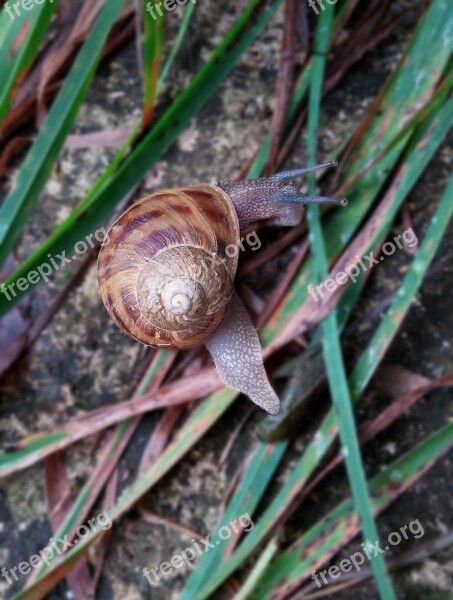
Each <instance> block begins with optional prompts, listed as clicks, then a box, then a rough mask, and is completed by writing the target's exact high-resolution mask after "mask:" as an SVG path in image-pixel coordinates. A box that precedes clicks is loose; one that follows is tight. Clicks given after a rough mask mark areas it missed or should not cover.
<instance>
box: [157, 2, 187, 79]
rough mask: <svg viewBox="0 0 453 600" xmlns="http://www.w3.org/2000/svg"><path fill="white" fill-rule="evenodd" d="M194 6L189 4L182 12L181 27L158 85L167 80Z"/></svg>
mask: <svg viewBox="0 0 453 600" xmlns="http://www.w3.org/2000/svg"><path fill="white" fill-rule="evenodd" d="M195 6H196V5H195V4H192V3H191V2H189V3H188V5H187V6H186V8H185V10H184V15H183V18H182V20H181V25H180V26H179V29H178V33H177V35H176V38H175V41H174V42H173V45H172V47H171V50H170V54H169V56H168V58H167V60H166V62H165V64H164V67H163V69H162V73H161V76H160V79H159V85H162V84H163V82H164V81H165V80H166V79H167V76H168V73H169V72H170V69H171V67H172V66H173V62H174V60H175V58H176V56H177V54H178V52H179V51H180V49H181V46H182V43H183V40H184V37H185V35H186V32H187V29H188V27H189V24H190V19H191V18H192V14H193V11H194V10H195Z"/></svg>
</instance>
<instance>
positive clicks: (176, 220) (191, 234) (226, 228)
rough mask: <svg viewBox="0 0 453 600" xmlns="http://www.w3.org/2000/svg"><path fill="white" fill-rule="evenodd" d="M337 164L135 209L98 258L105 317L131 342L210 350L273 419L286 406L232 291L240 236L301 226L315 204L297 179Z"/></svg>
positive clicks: (161, 197) (192, 192) (159, 197)
mask: <svg viewBox="0 0 453 600" xmlns="http://www.w3.org/2000/svg"><path fill="white" fill-rule="evenodd" d="M336 165H337V162H336V161H331V162H327V163H323V164H320V165H316V166H314V167H308V168H301V169H295V170H292V171H285V172H281V173H277V174H276V175H273V176H271V177H265V178H259V179H247V180H244V181H225V182H221V183H216V184H204V185H195V186H190V187H189V186H188V187H181V188H177V189H170V190H163V191H159V192H156V193H154V194H152V195H151V196H149V197H146V198H143V199H142V200H139V201H138V202H137V203H136V204H134V205H132V206H131V207H130V208H129V209H127V210H126V211H125V212H124V213H123V214H122V215H121V216H120V217H119V218H118V219H117V220H116V221H115V223H114V224H113V225H112V226H111V228H110V229H109V231H108V233H107V235H106V237H105V239H104V242H103V245H102V247H101V250H100V252H99V258H98V282H99V291H100V295H101V298H102V300H103V302H104V305H105V307H106V309H107V312H108V314H109V316H110V317H111V319H112V320H113V321H114V322H115V323H116V324H117V325H118V327H119V328H120V329H121V330H122V331H123V332H124V333H126V334H128V335H129V336H130V337H132V338H134V339H135V340H137V341H139V342H141V343H143V344H145V345H147V346H157V347H160V348H176V349H186V348H193V347H195V346H199V345H201V344H204V345H205V346H206V347H207V349H208V350H209V352H210V354H211V355H212V357H213V359H214V363H215V365H216V368H217V371H218V373H219V377H220V379H221V380H222V382H223V383H224V384H225V385H226V386H228V387H230V388H232V389H234V390H236V391H238V392H241V393H244V394H246V395H247V396H249V398H250V399H251V400H252V401H253V402H255V403H256V404H257V405H258V406H260V407H262V408H264V409H265V410H266V411H267V412H269V413H270V414H276V413H278V411H279V406H280V402H279V399H278V396H277V394H276V393H275V391H274V389H273V388H272V386H271V384H270V382H269V379H268V377H267V374H266V371H265V369H264V365H263V359H262V348H261V344H260V341H259V338H258V334H257V332H256V329H255V327H254V326H253V323H252V320H251V318H250V316H249V314H248V312H247V310H246V308H245V306H244V305H243V303H242V301H241V300H240V298H239V296H238V295H237V293H236V292H235V290H234V278H235V274H236V269H237V263H238V252H233V253H232V252H231V251H229V248H230V250H231V244H234V243H236V244H237V243H238V242H239V240H240V234H241V231H242V230H244V229H246V228H250V227H251V226H252V225H255V224H256V225H258V224H261V223H264V224H267V225H288V226H291V225H297V224H298V223H299V222H300V220H301V218H302V213H303V207H304V205H305V204H310V203H316V204H320V203H334V204H337V205H341V206H345V205H346V204H347V201H346V200H337V199H335V198H324V197H319V196H315V197H309V196H304V195H302V194H301V192H300V191H299V189H298V187H297V186H296V184H295V183H294V182H293V180H294V179H295V178H297V177H299V176H301V175H305V174H306V173H310V172H313V171H317V170H318V169H322V168H325V167H331V166H336Z"/></svg>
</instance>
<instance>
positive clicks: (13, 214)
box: [0, 0, 125, 266]
mask: <svg viewBox="0 0 453 600" xmlns="http://www.w3.org/2000/svg"><path fill="white" fill-rule="evenodd" d="M124 2H125V0H111V1H110V2H109V3H108V4H105V6H104V7H103V8H102V10H101V12H100V14H99V16H98V18H97V19H96V22H95V23H94V25H93V28H92V29H91V31H90V33H89V35H88V38H87V40H86V41H85V43H84V45H83V46H82V49H81V50H80V52H79V54H78V56H77V58H76V60H75V62H74V65H73V67H72V69H71V71H70V72H69V75H68V76H67V78H66V79H65V82H64V84H63V86H62V88H61V90H60V93H59V94H58V96H57V98H56V100H55V102H54V103H53V105H52V108H51V109H50V111H49V113H48V115H47V118H46V120H45V122H44V124H43V126H42V127H41V129H40V131H39V133H38V136H37V138H36V140H35V142H34V144H33V146H32V148H31V149H30V151H29V153H28V155H27V157H26V159H25V162H24V164H23V165H22V168H21V169H20V172H19V176H18V179H17V183H16V186H15V188H14V189H13V191H12V192H11V193H10V194H9V195H8V197H7V198H6V200H5V202H4V203H3V205H2V206H1V208H0V266H1V265H3V264H4V262H5V260H6V258H7V256H8V255H9V253H10V252H11V250H12V249H13V247H14V244H15V243H16V241H17V239H18V237H19V235H20V233H21V231H22V228H23V226H24V224H25V222H26V221H27V219H28V216H29V214H30V213H31V211H32V209H33V207H34V205H35V203H36V202H37V200H38V198H39V194H40V193H41V192H42V190H43V188H44V186H45V183H46V181H47V179H48V177H49V174H50V172H51V170H52V165H53V163H54V161H55V160H56V158H57V156H58V154H59V152H60V150H61V148H62V147H63V144H64V142H65V139H66V137H67V135H68V134H69V132H70V130H71V127H72V124H73V122H74V120H75V117H76V115H77V112H78V110H79V107H80V105H81V103H82V101H83V99H84V98H85V95H86V93H87V91H88V88H89V86H90V83H91V80H92V79H93V76H94V73H95V71H96V68H97V65H98V63H99V60H100V57H101V54H102V49H103V47H104V44H105V41H106V39H107V36H108V33H109V31H110V29H111V27H112V26H113V24H114V23H115V21H116V18H117V17H118V15H119V13H120V11H121V9H122V7H123V5H124ZM46 4H47V3H46Z"/></svg>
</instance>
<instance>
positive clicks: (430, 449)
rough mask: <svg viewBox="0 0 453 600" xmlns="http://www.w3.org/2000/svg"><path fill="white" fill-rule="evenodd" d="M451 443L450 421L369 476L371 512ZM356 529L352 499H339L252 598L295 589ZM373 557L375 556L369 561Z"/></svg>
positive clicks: (282, 558)
mask: <svg viewBox="0 0 453 600" xmlns="http://www.w3.org/2000/svg"><path fill="white" fill-rule="evenodd" d="M452 444H453V425H452V424H451V423H450V424H447V425H445V426H444V427H443V428H442V429H440V430H439V431H437V432H436V433H434V434H433V435H431V436H430V437H429V438H427V439H426V440H424V441H423V442H422V443H421V444H419V445H418V446H416V447H415V448H414V449H413V450H411V451H410V452H408V453H406V454H404V455H403V456H401V457H400V458H398V459H397V460H395V461H394V462H393V463H392V464H390V465H389V466H388V467H386V468H385V469H384V470H382V471H381V472H380V473H379V474H378V475H376V476H375V477H373V478H372V479H371V480H370V482H369V487H370V491H371V493H372V505H373V512H374V513H375V514H376V515H378V514H379V513H380V512H382V511H383V510H384V509H385V508H386V507H387V506H388V505H389V504H390V503H391V502H392V501H394V500H395V499H396V498H398V497H399V496H400V495H401V494H402V493H403V492H404V491H406V490H407V489H408V488H409V487H410V486H411V485H413V484H414V483H415V482H416V481H417V480H418V479H419V478H420V477H421V476H422V475H423V474H424V473H425V472H426V471H427V470H428V469H429V468H430V467H431V466H432V465H433V464H434V463H435V461H436V460H438V459H439V458H440V457H441V456H442V455H443V454H445V452H447V451H448V449H449V448H450V447H451V446H452ZM358 531H359V525H358V523H357V519H356V518H355V515H354V507H353V502H352V501H351V500H347V501H346V502H342V503H341V504H340V505H339V506H337V507H336V508H334V509H333V510H332V511H330V512H329V513H328V514H327V515H326V516H325V517H323V518H322V519H321V520H320V521H319V522H318V523H316V525H314V526H313V527H311V528H310V529H309V530H308V531H307V532H306V533H304V534H303V535H302V536H301V537H300V538H299V540H298V541H297V542H296V543H294V544H293V545H292V546H291V549H290V550H287V551H285V552H282V553H281V554H280V555H279V556H277V557H276V558H275V559H274V561H273V562H272V563H271V564H270V565H269V567H268V569H267V571H266V572H265V573H264V576H263V578H262V580H261V581H260V585H259V588H258V590H257V592H256V593H255V595H253V600H265V599H267V598H271V597H275V596H278V597H280V596H279V594H283V593H284V594H288V593H289V592H290V591H291V590H294V589H296V588H297V587H298V586H299V585H300V584H301V583H302V582H303V581H304V580H305V579H308V577H309V575H310V573H312V572H313V570H317V569H319V567H320V566H321V565H323V564H325V563H326V562H327V561H328V560H329V559H330V558H331V557H333V555H334V554H336V553H337V552H338V550H339V549H340V548H341V547H342V546H345V545H346V544H347V543H348V542H349V541H350V540H351V539H353V538H354V537H355V536H356V535H357V533H358ZM377 539H378V538H376V540H373V542H375V541H377ZM381 547H382V546H381ZM372 554H373V553H372ZM301 557H303V558H301ZM375 560H376V557H374V558H373V559H372V561H371V564H373V562H374V561H375ZM285 597H286V596H285Z"/></svg>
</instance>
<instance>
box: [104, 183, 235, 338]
mask: <svg viewBox="0 0 453 600" xmlns="http://www.w3.org/2000/svg"><path fill="white" fill-rule="evenodd" d="M238 240H239V223H238V219H237V216H236V212H235V210H234V207H233V205H232V203H231V201H230V199H229V198H228V196H227V195H226V193H225V192H224V191H223V190H221V189H219V188H218V187H216V186H214V185H199V186H194V187H187V188H179V189H174V190H164V191H162V192H158V193H156V194H153V195H152V196H149V197H147V198H144V199H142V200H140V201H139V202H137V203H136V204H135V205H133V206H132V207H131V208H129V209H128V210H127V211H126V212H125V213H123V215H121V217H120V218H119V219H118V220H117V221H116V222H115V223H114V224H113V225H112V227H111V229H110V231H109V233H108V235H107V237H106V239H105V241H104V244H103V246H102V248H101V251H100V253H99V259H98V279H99V289H100V293H101V297H102V300H103V302H104V304H105V307H106V309H107V311H108V313H109V315H110V317H111V318H112V319H113V321H114V322H115V323H116V324H117V325H118V327H120V329H122V330H123V331H124V332H125V333H127V334H128V335H129V336H131V337H132V338H134V339H136V340H138V341H140V342H142V343H143V344H146V345H148V346H159V347H167V348H190V347H194V346H198V345H200V344H202V343H204V342H205V341H206V340H207V339H208V338H209V337H210V336H211V334H212V333H213V331H215V329H217V327H218V326H219V325H220V323H221V322H222V321H223V319H224V318H225V315H226V314H227V311H228V308H229V304H230V301H231V297H232V294H233V289H234V288H233V280H234V277H235V274H236V268H237V253H235V255H234V256H228V254H227V250H226V248H227V246H228V245H230V244H232V243H235V242H237V241H238Z"/></svg>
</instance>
